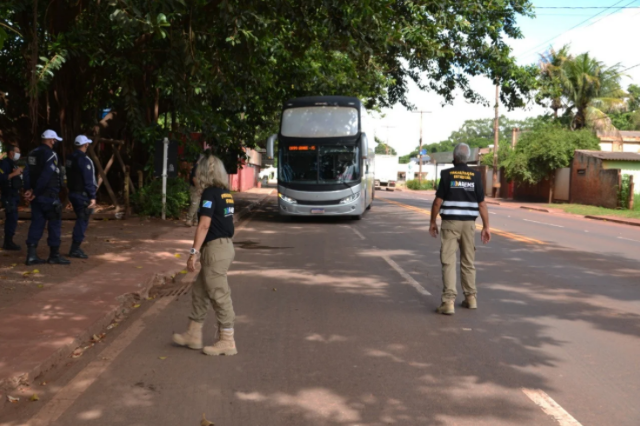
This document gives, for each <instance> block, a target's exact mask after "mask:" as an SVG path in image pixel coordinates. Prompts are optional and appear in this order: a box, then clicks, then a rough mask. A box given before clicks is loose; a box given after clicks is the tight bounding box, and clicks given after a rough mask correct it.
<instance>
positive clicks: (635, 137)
mask: <svg viewBox="0 0 640 426" xmlns="http://www.w3.org/2000/svg"><path fill="white" fill-rule="evenodd" d="M597 136H598V138H599V139H600V140H601V141H622V142H640V132H637V131H629V130H621V131H617V130H615V131H609V132H605V131H598V134H597Z"/></svg>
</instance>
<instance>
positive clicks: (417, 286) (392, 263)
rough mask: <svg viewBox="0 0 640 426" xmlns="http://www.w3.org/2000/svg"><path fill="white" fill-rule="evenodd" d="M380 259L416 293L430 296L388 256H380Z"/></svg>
mask: <svg viewBox="0 0 640 426" xmlns="http://www.w3.org/2000/svg"><path fill="white" fill-rule="evenodd" d="M382 258H383V259H384V260H385V261H386V262H387V263H388V264H389V266H391V267H392V268H393V269H395V270H396V272H398V273H399V274H400V276H401V277H402V278H404V279H405V280H407V281H408V282H409V284H411V286H412V287H413V288H415V289H416V290H417V291H418V293H420V294H422V295H423V296H431V293H429V292H428V291H427V289H426V288H424V287H422V286H421V285H420V283H419V282H418V281H416V280H415V279H413V277H412V276H411V275H409V274H408V273H407V272H405V270H404V269H402V268H401V267H400V265H398V264H397V263H396V262H395V261H393V260H392V259H391V258H390V257H389V256H382Z"/></svg>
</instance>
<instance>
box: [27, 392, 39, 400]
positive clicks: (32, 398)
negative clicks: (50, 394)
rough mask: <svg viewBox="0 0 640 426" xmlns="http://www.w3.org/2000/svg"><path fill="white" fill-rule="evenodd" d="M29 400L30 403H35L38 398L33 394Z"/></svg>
mask: <svg viewBox="0 0 640 426" xmlns="http://www.w3.org/2000/svg"><path fill="white" fill-rule="evenodd" d="M29 399H30V400H31V401H34V402H35V401H40V398H38V395H37V394H35V393H34V394H33V395H31V398H29Z"/></svg>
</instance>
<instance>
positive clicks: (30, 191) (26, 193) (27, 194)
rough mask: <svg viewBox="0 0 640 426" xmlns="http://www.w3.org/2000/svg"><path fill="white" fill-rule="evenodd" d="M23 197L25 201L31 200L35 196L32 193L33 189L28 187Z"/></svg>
mask: <svg viewBox="0 0 640 426" xmlns="http://www.w3.org/2000/svg"><path fill="white" fill-rule="evenodd" d="M24 198H25V200H27V201H33V200H34V199H35V198H36V197H35V195H33V191H32V190H31V189H30V190H28V191H25V192H24Z"/></svg>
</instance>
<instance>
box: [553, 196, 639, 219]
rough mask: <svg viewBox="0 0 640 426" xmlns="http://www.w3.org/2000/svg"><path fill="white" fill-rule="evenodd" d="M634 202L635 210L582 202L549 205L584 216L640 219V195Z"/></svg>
mask: <svg viewBox="0 0 640 426" xmlns="http://www.w3.org/2000/svg"><path fill="white" fill-rule="evenodd" d="M634 204H635V205H634V206H633V207H634V209H633V210H615V209H605V208H604V207H596V206H585V205H582V204H549V207H551V208H554V209H560V210H564V211H565V212H567V213H572V214H579V215H582V216H617V217H626V218H629V219H640V196H637V195H636V200H635V203H634Z"/></svg>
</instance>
